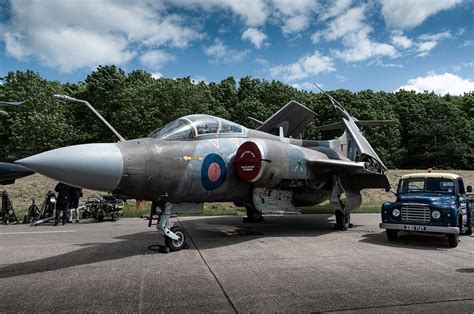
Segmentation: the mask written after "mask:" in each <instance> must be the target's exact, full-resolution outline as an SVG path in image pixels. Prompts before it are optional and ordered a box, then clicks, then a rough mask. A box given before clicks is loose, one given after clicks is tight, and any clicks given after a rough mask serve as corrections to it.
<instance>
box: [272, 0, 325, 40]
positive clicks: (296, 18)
mask: <svg viewBox="0 0 474 314" xmlns="http://www.w3.org/2000/svg"><path fill="white" fill-rule="evenodd" d="M273 6H274V9H275V10H274V15H275V17H276V18H277V19H278V20H279V21H280V22H281V23H282V26H281V29H282V31H283V33H285V34H292V33H298V32H301V31H303V30H305V29H306V28H308V26H309V24H310V22H311V19H312V16H313V15H315V12H316V11H317V10H318V9H319V5H318V2H317V1H316V0H297V1H291V2H288V1H287V0H274V1H273Z"/></svg>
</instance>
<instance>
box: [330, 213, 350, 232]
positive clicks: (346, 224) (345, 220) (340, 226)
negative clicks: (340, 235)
mask: <svg viewBox="0 0 474 314" xmlns="http://www.w3.org/2000/svg"><path fill="white" fill-rule="evenodd" d="M334 214H335V215H336V224H335V225H334V230H340V231H346V230H347V228H352V224H351V222H350V221H351V214H346V213H344V212H343V211H341V210H336V211H335V212H334Z"/></svg>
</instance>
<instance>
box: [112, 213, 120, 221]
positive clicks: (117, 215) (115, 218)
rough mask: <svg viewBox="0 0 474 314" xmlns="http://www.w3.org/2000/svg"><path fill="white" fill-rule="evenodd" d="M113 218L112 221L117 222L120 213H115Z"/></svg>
mask: <svg viewBox="0 0 474 314" xmlns="http://www.w3.org/2000/svg"><path fill="white" fill-rule="evenodd" d="M111 217H112V221H117V220H119V218H120V216H119V213H117V212H113V213H112V215H111Z"/></svg>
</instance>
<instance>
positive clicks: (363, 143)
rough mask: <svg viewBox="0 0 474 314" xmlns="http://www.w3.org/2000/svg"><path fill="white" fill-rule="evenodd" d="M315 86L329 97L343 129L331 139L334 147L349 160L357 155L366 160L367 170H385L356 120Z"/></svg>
mask: <svg viewBox="0 0 474 314" xmlns="http://www.w3.org/2000/svg"><path fill="white" fill-rule="evenodd" d="M314 85H316V84H314ZM316 87H317V88H319V90H320V91H321V92H323V93H324V94H326V95H327V96H328V97H329V99H330V100H331V103H332V105H333V107H334V110H335V111H336V114H337V115H338V116H339V119H340V122H338V124H340V125H341V126H343V128H344V129H345V132H344V134H343V135H342V136H341V137H340V138H338V139H336V140H333V141H331V142H332V144H333V145H334V147H335V148H337V149H338V150H341V151H342V152H344V153H345V155H346V156H347V157H348V158H349V159H351V160H355V159H356V157H357V156H360V160H362V161H365V162H366V168H367V169H368V170H370V171H372V172H376V173H380V174H384V173H385V172H386V171H387V167H385V165H384V164H383V162H382V160H381V159H380V157H379V156H378V155H377V153H376V152H375V151H374V149H373V148H372V146H370V144H369V142H368V141H367V139H366V138H365V137H364V135H362V132H361V131H360V129H359V127H358V126H357V122H356V121H358V120H357V119H356V118H354V117H352V116H351V115H350V114H349V113H348V112H347V111H346V109H344V107H343V106H342V105H341V104H340V103H339V102H338V101H337V100H335V99H334V98H333V97H332V96H331V95H329V94H328V93H326V92H325V91H324V90H322V89H321V88H320V87H319V86H318V85H316Z"/></svg>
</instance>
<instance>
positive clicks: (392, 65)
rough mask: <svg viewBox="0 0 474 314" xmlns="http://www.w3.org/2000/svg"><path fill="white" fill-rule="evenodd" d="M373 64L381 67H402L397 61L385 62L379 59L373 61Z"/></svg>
mask: <svg viewBox="0 0 474 314" xmlns="http://www.w3.org/2000/svg"><path fill="white" fill-rule="evenodd" d="M373 64H375V65H378V66H381V67H383V68H400V69H401V68H403V65H401V64H398V63H389V62H388V63H387V62H383V61H381V60H376V61H375V62H373Z"/></svg>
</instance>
